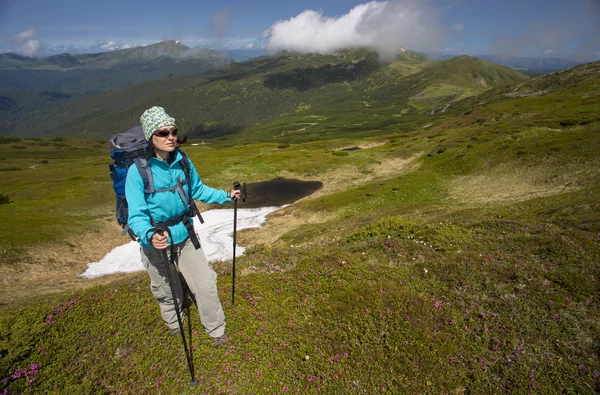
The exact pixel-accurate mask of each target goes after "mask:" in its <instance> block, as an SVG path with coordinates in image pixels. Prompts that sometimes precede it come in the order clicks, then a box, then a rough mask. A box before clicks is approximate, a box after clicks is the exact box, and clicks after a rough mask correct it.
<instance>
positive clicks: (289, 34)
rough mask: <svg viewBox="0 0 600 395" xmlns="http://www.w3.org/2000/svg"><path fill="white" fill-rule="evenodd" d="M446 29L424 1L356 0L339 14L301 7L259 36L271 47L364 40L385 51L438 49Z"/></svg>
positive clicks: (329, 46)
mask: <svg viewBox="0 0 600 395" xmlns="http://www.w3.org/2000/svg"><path fill="white" fill-rule="evenodd" d="M445 31H446V29H445V28H444V27H443V26H442V24H441V23H440V22H439V12H438V11H436V10H435V9H433V8H431V7H429V6H428V4H427V2H426V1H418V0H397V1H384V2H380V1H372V2H370V3H366V4H360V5H358V6H356V7H354V8H353V9H351V10H350V11H349V12H348V13H347V14H345V15H342V16H339V17H327V16H324V15H323V14H322V13H320V12H317V11H313V10H306V11H304V12H302V13H300V14H299V15H297V16H295V17H293V18H291V19H289V20H287V21H278V22H276V23H274V24H273V25H272V26H271V27H270V28H269V29H268V30H266V31H265V34H264V37H265V38H266V39H267V44H266V48H267V49H269V50H270V51H278V50H289V51H294V52H302V53H310V52H312V53H331V52H334V51H336V50H340V49H343V48H352V47H365V46H368V47H375V48H376V49H377V50H378V51H379V52H380V54H381V55H383V56H384V57H387V56H393V55H394V54H395V53H397V52H398V50H399V49H400V48H402V47H404V48H411V49H420V50H439V49H440V48H442V47H443V42H444V36H445Z"/></svg>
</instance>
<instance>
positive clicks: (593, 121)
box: [0, 41, 600, 394]
mask: <svg viewBox="0 0 600 395" xmlns="http://www.w3.org/2000/svg"><path fill="white" fill-rule="evenodd" d="M189 51H190V49H189V48H187V47H185V46H184V45H183V44H181V43H179V42H176V41H165V42H162V43H159V44H154V45H150V46H146V47H141V48H134V49H125V50H121V51H115V52H107V53H102V54H95V55H67V54H65V55H57V56H52V57H47V58H41V59H33V58H28V57H24V56H17V55H6V54H5V55H0V78H1V79H2V83H1V84H0V143H1V144H0V175H1V177H0V268H1V270H2V274H3V275H2V279H1V284H2V287H1V288H0V313H1V314H0V328H1V331H0V391H3V393H4V394H17V393H36V394H38V393H39V394H41V393H51V394H109V393H110V394H113V393H114V394H145V393H160V394H183V393H186V394H187V393H190V394H191V393H198V394H220V393H234V394H276V393H280V392H300V393H309V394H314V393H326V394H350V393H357V394H375V393H381V392H388V393H393V394H496V393H507V394H529V393H532V394H548V393H565V394H594V393H599V392H600V311H599V310H598V304H599V303H600V293H599V291H600V265H599V262H600V199H599V196H600V61H596V62H588V63H584V64H580V65H577V66H573V67H570V68H565V69H561V70H556V71H553V72H545V73H544V74H543V75H541V76H537V77H535V78H531V77H530V76H528V75H526V74H523V73H522V72H520V71H519V70H516V69H514V68H510V67H507V66H503V65H500V64H498V63H493V62H491V61H488V60H484V59H482V58H479V57H473V56H467V55H464V56H457V57H452V58H449V59H445V60H435V59H433V58H432V57H430V56H428V55H426V54H424V53H422V52H417V51H412V50H409V49H401V50H399V51H398V52H397V54H396V56H395V58H394V59H390V60H384V59H381V58H380V57H379V55H378V53H377V52H376V51H374V50H373V49H371V48H360V49H347V50H339V51H335V52H332V53H330V54H300V53H295V52H287V51H281V52H278V53H276V54H273V55H266V56H261V57H256V58H253V59H250V60H246V61H241V62H236V61H234V60H232V59H230V58H228V57H227V56H225V55H223V54H219V53H217V52H215V51H211V50H207V49H205V50H204V51H201V52H198V51H196V52H194V53H189ZM183 54H188V55H189V56H187V57H183ZM532 75H533V74H532ZM151 106H161V107H164V108H165V110H166V111H167V112H168V113H169V114H170V115H172V116H173V117H174V118H175V119H177V123H178V126H179V128H180V133H185V135H186V136H187V137H188V140H187V142H186V143H185V144H183V145H182V146H181V149H182V150H183V151H184V152H185V153H186V154H187V155H188V156H189V158H190V159H191V160H192V161H193V163H194V164H195V166H196V168H197V170H198V173H199V174H200V175H201V177H202V181H203V182H204V183H205V184H207V185H210V186H212V187H215V188H220V189H225V190H228V189H231V185H232V183H233V182H234V181H239V182H245V183H247V186H248V200H247V202H245V203H244V202H241V201H240V202H239V205H240V207H266V206H281V208H280V209H278V210H277V211H275V212H273V213H272V214H270V215H269V216H268V218H267V221H266V223H265V224H264V226H262V227H260V228H253V229H246V230H243V231H238V232H237V242H238V244H239V245H242V246H245V247H247V249H246V252H245V253H244V254H243V255H241V256H238V257H237V258H236V261H235V263H236V278H235V279H236V280H235V281H236V282H235V286H236V288H235V305H232V304H231V303H230V299H231V292H232V289H231V285H232V284H231V283H232V280H233V270H232V269H233V266H232V260H231V259H230V260H219V261H216V262H212V263H211V265H212V267H213V269H214V270H215V271H216V272H217V274H218V275H219V277H218V289H219V295H220V298H221V302H222V305H223V309H224V311H225V316H226V319H227V335H228V338H229V339H228V343H227V344H226V345H224V346H222V347H219V348H216V347H215V346H214V344H213V343H212V342H211V341H210V339H209V338H208V337H207V336H206V335H204V333H203V331H202V324H201V323H200V319H199V317H198V314H195V313H194V311H192V312H191V314H188V319H186V323H185V328H184V329H185V332H186V335H188V328H191V329H190V330H189V336H188V339H189V340H190V342H191V349H192V353H191V356H192V359H193V364H194V368H195V376H196V378H197V380H198V385H197V386H196V387H194V388H190V386H189V385H188V384H189V378H190V375H189V372H188V364H187V363H186V356H185V354H184V353H183V350H182V344H181V343H182V342H181V339H180V338H179V337H178V336H173V337H171V336H168V334H167V330H166V327H165V325H164V323H163V322H162V320H161V316H160V311H159V306H158V305H157V303H156V301H155V300H154V298H153V295H152V293H151V291H150V279H149V278H148V275H147V274H146V273H144V272H135V273H127V274H125V273H118V274H113V275H109V276H103V277H99V278H96V279H84V278H80V277H78V276H77V275H78V274H80V273H82V272H84V271H85V269H86V267H87V264H88V263H90V262H96V261H99V260H100V259H101V258H102V257H103V256H105V255H106V254H108V253H109V252H110V251H111V250H112V249H113V248H115V247H117V246H120V245H122V244H125V243H127V242H129V241H130V240H129V238H127V237H122V236H121V231H122V229H121V227H120V226H119V225H118V224H117V222H116V220H115V196H114V191H113V187H112V182H111V178H110V175H109V170H108V165H110V164H111V163H112V160H111V159H110V157H109V155H108V151H107V143H108V139H109V137H110V136H111V135H114V134H116V133H121V132H124V131H126V130H127V129H129V128H130V127H133V126H136V125H139V120H140V115H141V114H142V113H143V112H144V110H145V109H147V108H149V107H151ZM275 186H278V187H277V188H275ZM303 188H308V189H310V191H306V190H304V189H303ZM199 206H201V210H208V209H216V208H217V207H216V206H214V207H213V206H211V205H204V204H199ZM222 208H232V204H225V205H224V206H223V207H222ZM198 231H199V232H200V233H202V231H203V230H202V228H201V227H200V229H198ZM192 310H193V308H192ZM188 312H189V311H188ZM188 324H189V327H188Z"/></svg>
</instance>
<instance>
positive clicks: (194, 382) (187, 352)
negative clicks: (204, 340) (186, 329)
mask: <svg viewBox="0 0 600 395" xmlns="http://www.w3.org/2000/svg"><path fill="white" fill-rule="evenodd" d="M159 232H160V234H163V233H164V232H163V230H162V229H159ZM166 232H167V233H168V234H169V238H170V239H171V240H173V239H172V237H171V232H170V231H169V228H167V229H166ZM173 247H174V246H173V245H171V246H170V248H171V260H169V257H168V255H167V251H166V250H163V251H162V255H163V259H164V261H165V263H166V264H167V278H168V280H169V287H171V297H172V298H173V306H174V307H175V314H177V323H178V324H179V333H180V334H181V341H182V342H183V351H184V352H185V358H186V359H187V363H188V368H189V370H190V376H191V377H192V380H191V381H190V387H192V388H193V387H195V386H196V385H197V384H198V380H196V378H195V377H194V361H193V360H192V355H191V354H192V339H191V337H190V349H189V350H188V346H187V342H186V341H185V334H184V333H183V321H182V319H181V313H180V312H179V306H178V305H177V296H176V294H175V286H174V283H173V276H172V275H171V267H170V264H173V265H175V249H174V248H173ZM189 319H190V317H188V320H189Z"/></svg>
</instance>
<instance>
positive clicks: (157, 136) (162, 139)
mask: <svg viewBox="0 0 600 395" xmlns="http://www.w3.org/2000/svg"><path fill="white" fill-rule="evenodd" d="M167 133H168V134H167ZM152 143H153V144H154V148H156V149H158V150H161V151H166V152H173V151H174V150H175V148H177V128H176V127H175V126H165V127H163V128H160V129H158V130H157V131H156V132H154V134H153V135H152Z"/></svg>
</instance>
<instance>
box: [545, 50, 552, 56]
mask: <svg viewBox="0 0 600 395" xmlns="http://www.w3.org/2000/svg"><path fill="white" fill-rule="evenodd" d="M553 53H554V50H553V49H547V50H545V51H544V55H552V54H553Z"/></svg>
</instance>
